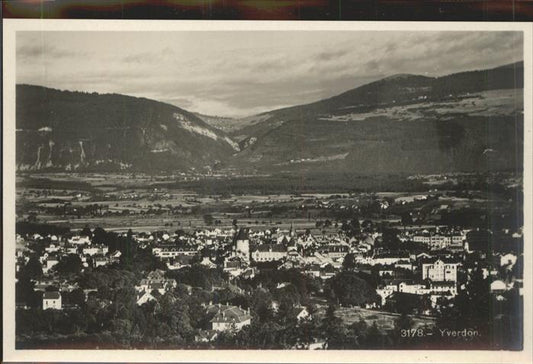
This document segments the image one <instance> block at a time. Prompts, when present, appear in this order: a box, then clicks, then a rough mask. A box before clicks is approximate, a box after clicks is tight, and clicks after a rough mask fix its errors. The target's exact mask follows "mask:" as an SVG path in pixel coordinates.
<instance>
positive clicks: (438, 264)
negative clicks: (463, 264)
mask: <svg viewBox="0 0 533 364" xmlns="http://www.w3.org/2000/svg"><path fill="white" fill-rule="evenodd" d="M458 266H459V263H456V262H444V261H443V260H442V259H437V260H436V261H435V262H433V263H423V264H422V279H431V280H432V281H452V282H457V267H458Z"/></svg>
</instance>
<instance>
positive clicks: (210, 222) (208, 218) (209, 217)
mask: <svg viewBox="0 0 533 364" xmlns="http://www.w3.org/2000/svg"><path fill="white" fill-rule="evenodd" d="M203 218H204V223H205V224H206V225H207V226H211V225H213V222H214V220H215V219H214V218H213V215H211V214H205V215H204V216H203Z"/></svg>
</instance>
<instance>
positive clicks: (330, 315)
mask: <svg viewBox="0 0 533 364" xmlns="http://www.w3.org/2000/svg"><path fill="white" fill-rule="evenodd" d="M335 311H336V307H335V305H333V304H330V305H329V306H328V308H327V309H326V314H325V316H324V319H323V320H322V332H323V333H324V336H325V338H326V341H327V343H328V349H343V348H344V345H345V341H346V334H347V331H346V327H345V326H344V323H343V321H342V319H341V318H339V317H337V316H336V315H335Z"/></svg>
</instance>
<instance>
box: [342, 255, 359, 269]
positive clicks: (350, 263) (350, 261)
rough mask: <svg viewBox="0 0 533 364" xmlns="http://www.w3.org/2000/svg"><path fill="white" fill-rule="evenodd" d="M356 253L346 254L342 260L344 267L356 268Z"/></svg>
mask: <svg viewBox="0 0 533 364" xmlns="http://www.w3.org/2000/svg"><path fill="white" fill-rule="evenodd" d="M355 266H356V265H355V255H354V254H353V253H348V254H346V255H345V256H344V260H343V261H342V269H344V270H348V271H351V270H353V269H354V268H355Z"/></svg>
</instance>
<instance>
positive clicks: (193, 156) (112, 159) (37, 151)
mask: <svg viewBox="0 0 533 364" xmlns="http://www.w3.org/2000/svg"><path fill="white" fill-rule="evenodd" d="M16 113H17V114H16V128H17V146H16V148H17V153H16V161H17V168H18V169H19V170H109V171H116V170H120V169H130V170H154V169H155V170H184V169H189V168H202V167H206V166H207V167H211V166H213V165H214V164H216V163H218V161H220V160H223V159H225V158H227V157H228V156H230V155H231V154H232V153H234V152H235V151H236V149H237V148H238V147H237V146H236V145H235V143H234V142H233V141H232V140H231V139H230V138H229V137H228V136H227V135H226V134H225V133H223V132H221V131H220V130H218V129H215V128H213V127H211V126H209V125H208V124H206V123H205V122H203V121H202V120H201V119H200V118H198V117H197V116H195V115H193V114H192V113H189V112H187V111H186V110H183V109H180V108H178V107H176V106H172V105H169V104H165V103H161V102H157V101H153V100H148V99H144V98H136V97H130V96H123V95H116V94H106V95H100V94H97V93H83V92H70V91H59V90H55V89H50V88H45V87H40V86H29V85H17V95H16Z"/></svg>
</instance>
